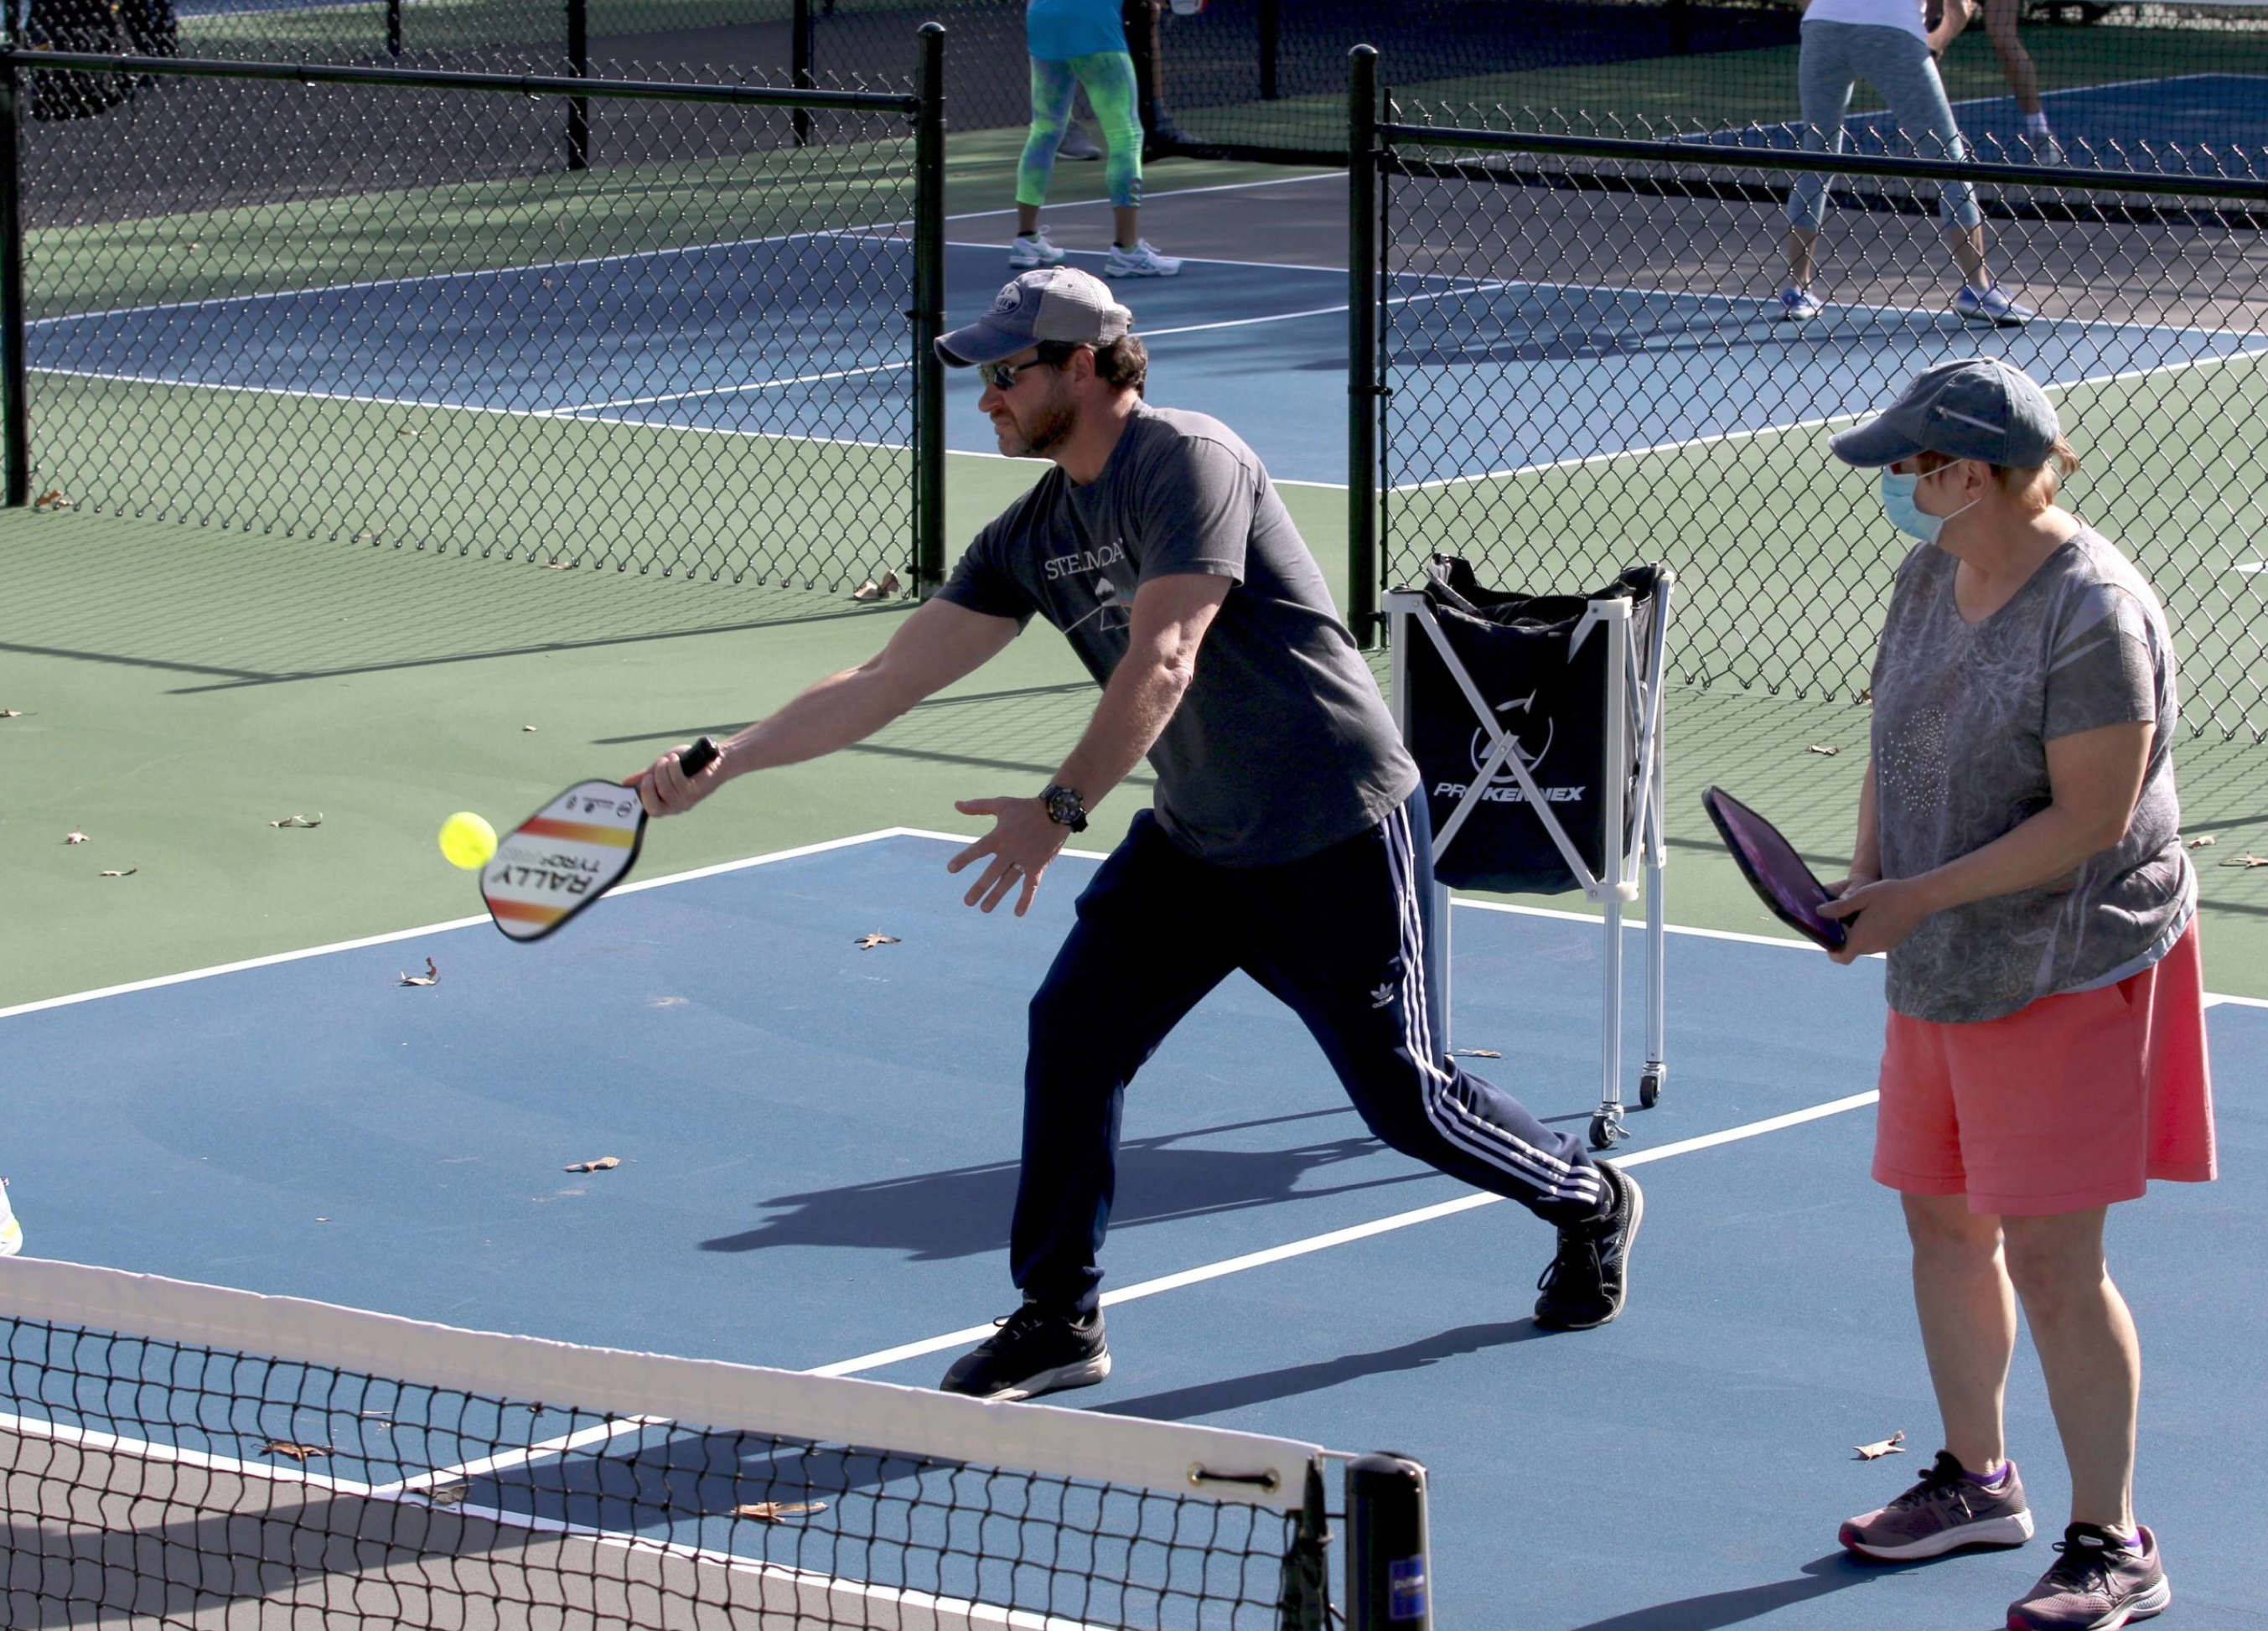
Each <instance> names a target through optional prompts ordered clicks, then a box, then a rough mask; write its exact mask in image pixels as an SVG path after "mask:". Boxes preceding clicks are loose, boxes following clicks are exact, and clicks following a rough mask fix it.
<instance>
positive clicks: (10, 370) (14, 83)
mask: <svg viewBox="0 0 2268 1631" xmlns="http://www.w3.org/2000/svg"><path fill="white" fill-rule="evenodd" d="M5 38H6V40H7V43H8V46H9V48H10V49H11V50H12V49H13V48H14V47H15V43H16V40H15V30H14V29H13V28H12V27H11V28H9V29H8V30H7V31H6V34H5ZM23 140H24V81H23V78H22V76H21V75H20V74H19V73H18V71H17V68H16V64H15V62H14V60H13V59H12V58H11V60H9V61H8V62H5V63H0V149H4V150H5V151H0V373H4V374H5V376H6V379H5V388H6V391H7V399H8V400H7V422H6V432H5V436H6V441H7V478H6V479H7V492H6V495H5V497H6V502H7V507H8V508H9V509H11V510H20V509H22V508H23V507H24V506H25V505H26V504H28V503H31V502H32V406H31V399H30V397H29V395H28V394H27V391H28V387H29V386H30V382H31V371H30V369H29V368H28V367H27V366H26V363H25V356H24V179H23Z"/></svg>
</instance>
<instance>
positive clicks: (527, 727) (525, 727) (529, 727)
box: [520, 725, 535, 731]
mask: <svg viewBox="0 0 2268 1631" xmlns="http://www.w3.org/2000/svg"><path fill="white" fill-rule="evenodd" d="M534 729H535V727H534V725H522V726H520V730H521V731H533V730H534Z"/></svg>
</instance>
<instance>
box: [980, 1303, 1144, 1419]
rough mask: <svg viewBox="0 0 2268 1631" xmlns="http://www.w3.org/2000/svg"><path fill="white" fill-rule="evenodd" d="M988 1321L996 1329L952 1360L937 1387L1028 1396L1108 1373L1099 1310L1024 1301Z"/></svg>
mask: <svg viewBox="0 0 2268 1631" xmlns="http://www.w3.org/2000/svg"><path fill="white" fill-rule="evenodd" d="M992 1323H993V1324H994V1325H996V1326H999V1327H1000V1334H999V1335H998V1336H995V1337H988V1338H986V1339H985V1340H984V1341H982V1342H979V1343H978V1344H977V1345H976V1347H975V1348H970V1349H969V1350H968V1352H967V1353H965V1354H963V1355H961V1357H960V1358H959V1359H956V1360H955V1361H954V1363H953V1369H952V1370H948V1371H946V1373H945V1380H944V1381H942V1382H940V1383H939V1384H938V1386H939V1387H940V1388H942V1389H943V1390H944V1391H945V1392H948V1393H967V1394H968V1395H970V1396H971V1397H972V1398H976V1399H1029V1398H1031V1397H1032V1396H1033V1395H1034V1394H1035V1393H1051V1392H1055V1391H1056V1390H1057V1389H1058V1388H1064V1387H1092V1386H1094V1385H1095V1384H1096V1383H1097V1382H1100V1381H1101V1380H1102V1378H1105V1377H1107V1376H1108V1375H1109V1374H1110V1345H1109V1344H1108V1342H1106V1341H1103V1340H1102V1314H1101V1311H1100V1310H1098V1311H1095V1312H1094V1313H1092V1314H1089V1315H1087V1316H1086V1318H1084V1319H1081V1318H1079V1317H1078V1316H1076V1315H1073V1314H1065V1313H1059V1312H1057V1311H1054V1310H1052V1309H1049V1308H1044V1307H1042V1306H1041V1305H1040V1304H1037V1303H1027V1304H1024V1305H1023V1306H1022V1307H1021V1308H1020V1309H1018V1310H1017V1311H1015V1312H1014V1313H1013V1314H1010V1315H1009V1316H1008V1317H1007V1318H1006V1319H996V1320H994V1321H993V1322H992Z"/></svg>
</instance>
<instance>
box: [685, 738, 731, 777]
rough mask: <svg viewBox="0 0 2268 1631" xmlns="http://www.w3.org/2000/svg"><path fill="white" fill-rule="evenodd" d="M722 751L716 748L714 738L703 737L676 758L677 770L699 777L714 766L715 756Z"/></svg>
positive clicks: (722, 750)
mask: <svg viewBox="0 0 2268 1631" xmlns="http://www.w3.org/2000/svg"><path fill="white" fill-rule="evenodd" d="M724 751H725V750H724V749H722V748H720V747H718V746H717V741H716V738H713V737H706V736H704V737H703V738H701V739H700V740H699V741H697V742H696V743H695V744H694V745H693V746H690V747H689V748H687V749H686V750H685V751H684V752H683V753H680V754H679V755H678V756H677V768H679V769H680V770H682V771H683V772H685V774H686V775H700V774H701V773H702V772H703V770H706V769H707V768H709V767H710V766H711V765H713V764H715V763H716V762H717V756H718V754H719V753H723V752H724Z"/></svg>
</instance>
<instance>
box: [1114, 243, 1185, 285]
mask: <svg viewBox="0 0 2268 1631" xmlns="http://www.w3.org/2000/svg"><path fill="white" fill-rule="evenodd" d="M1181 269H1182V263H1181V261H1179V260H1177V259H1175V257H1174V256H1172V255H1161V254H1160V253H1158V252H1157V251H1156V250H1155V249H1152V247H1151V246H1150V240H1149V239H1146V238H1138V239H1135V240H1134V247H1132V248H1131V249H1121V248H1119V247H1118V246H1117V245H1116V244H1113V245H1112V246H1110V259H1108V261H1104V262H1103V263H1102V275H1103V276H1105V277H1172V276H1176V275H1177V274H1179V272H1180V271H1181Z"/></svg>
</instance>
